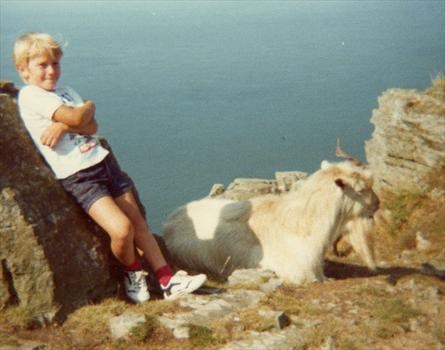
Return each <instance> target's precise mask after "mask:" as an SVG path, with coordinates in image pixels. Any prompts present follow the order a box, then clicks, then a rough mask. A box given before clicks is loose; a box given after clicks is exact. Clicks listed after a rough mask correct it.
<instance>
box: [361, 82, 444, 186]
mask: <svg viewBox="0 0 445 350" xmlns="http://www.w3.org/2000/svg"><path fill="white" fill-rule="evenodd" d="M378 102H379V106H378V108H377V109H375V110H374V111H373V113H372V118H371V122H372V123H373V124H374V125H375V130H374V133H373V135H372V138H371V139H370V140H369V141H367V142H366V145H365V151H366V157H367V159H368V162H369V164H370V167H371V169H372V171H373V173H374V175H375V177H376V179H377V183H376V187H377V190H379V189H386V190H389V191H391V192H400V191H404V190H407V191H423V190H425V187H426V185H425V182H424V177H425V175H427V174H428V173H429V172H431V170H432V169H434V168H436V167H437V166H438V165H439V164H440V163H441V162H444V161H445V78H443V77H442V78H437V79H436V80H435V81H434V83H433V86H432V87H431V88H429V89H427V90H425V91H416V90H401V89H390V90H387V91H386V92H384V94H383V95H382V96H381V97H380V98H379V100H378Z"/></svg>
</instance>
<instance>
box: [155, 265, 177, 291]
mask: <svg viewBox="0 0 445 350" xmlns="http://www.w3.org/2000/svg"><path fill="white" fill-rule="evenodd" d="M155 275H156V279H157V280H158V282H159V283H160V284H162V285H163V286H166V285H167V284H168V282H170V279H171V278H172V276H173V271H172V269H171V268H170V266H169V265H164V266H162V267H161V268H160V269H158V270H156V271H155Z"/></svg>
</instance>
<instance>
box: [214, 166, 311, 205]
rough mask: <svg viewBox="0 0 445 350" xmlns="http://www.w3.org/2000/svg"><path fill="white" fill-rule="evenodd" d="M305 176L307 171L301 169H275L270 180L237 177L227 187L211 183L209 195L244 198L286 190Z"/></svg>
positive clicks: (292, 187)
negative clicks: (273, 177) (273, 176)
mask: <svg viewBox="0 0 445 350" xmlns="http://www.w3.org/2000/svg"><path fill="white" fill-rule="evenodd" d="M306 177H307V173H304V172H301V171H277V172H276V173H275V179H271V180H269V179H246V178H237V179H235V180H233V182H232V183H230V184H229V186H228V187H227V189H225V188H224V185H221V184H215V185H213V186H212V189H211V190H210V193H209V197H219V198H227V199H232V200H246V199H249V198H252V197H256V196H260V195H264V194H268V193H283V192H288V191H292V190H293V189H295V188H296V186H298V184H299V182H300V181H301V180H303V179H305V178H306Z"/></svg>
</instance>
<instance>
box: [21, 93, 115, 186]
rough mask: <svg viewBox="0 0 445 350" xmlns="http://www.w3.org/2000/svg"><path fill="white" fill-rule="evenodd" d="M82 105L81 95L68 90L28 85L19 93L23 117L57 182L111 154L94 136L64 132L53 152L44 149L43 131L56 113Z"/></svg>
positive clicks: (49, 149) (47, 148) (46, 147)
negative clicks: (62, 107) (60, 108)
mask: <svg viewBox="0 0 445 350" xmlns="http://www.w3.org/2000/svg"><path fill="white" fill-rule="evenodd" d="M83 103H84V102H83V100H82V98H81V97H80V96H79V94H77V93H76V92H75V91H74V90H73V89H71V88H69V87H61V88H56V90H55V91H47V90H45V89H42V88H40V87H38V86H34V85H27V86H25V87H23V88H22V89H21V90H20V93H19V97H18V106H19V110H20V116H21V117H22V119H23V122H24V123H25V126H26V128H27V129H28V132H29V133H30V134H31V137H32V139H33V140H34V143H35V144H36V145H37V148H38V149H39V151H40V152H41V153H42V155H43V157H44V158H45V160H46V161H47V163H48V164H49V166H50V167H51V169H52V170H53V172H54V174H55V175H56V178H58V179H64V178H66V177H68V176H70V175H73V174H74V173H76V172H78V171H79V170H82V169H86V168H89V167H91V166H93V165H95V164H98V163H100V162H101V161H102V160H103V159H104V158H105V157H106V155H107V154H108V151H107V150H106V149H105V148H103V147H102V146H100V144H99V141H98V140H97V137H96V136H95V135H81V134H77V133H65V134H64V135H63V136H62V138H61V139H60V140H59V142H58V143H57V145H56V146H55V147H54V148H53V149H51V148H50V147H48V146H44V145H43V144H42V143H41V141H40V136H41V135H42V133H43V131H44V130H45V129H46V128H47V127H48V126H50V125H51V123H52V117H53V114H54V112H55V111H56V110H57V109H58V108H59V107H60V106H61V105H62V104H65V105H66V106H69V107H76V106H79V105H82V104H83Z"/></svg>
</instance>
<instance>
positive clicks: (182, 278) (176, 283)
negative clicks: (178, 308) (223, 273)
mask: <svg viewBox="0 0 445 350" xmlns="http://www.w3.org/2000/svg"><path fill="white" fill-rule="evenodd" d="M205 281H207V276H206V275H204V274H200V275H195V276H189V275H188V274H187V272H185V271H178V272H176V273H175V275H174V276H173V277H172V278H171V279H170V282H168V285H167V286H164V285H162V284H161V289H162V292H163V294H164V299H170V300H172V299H176V298H177V297H179V296H181V295H184V294H189V293H192V292H194V291H195V290H197V289H198V288H199V287H201V286H202V285H203V284H204V283H205Z"/></svg>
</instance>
